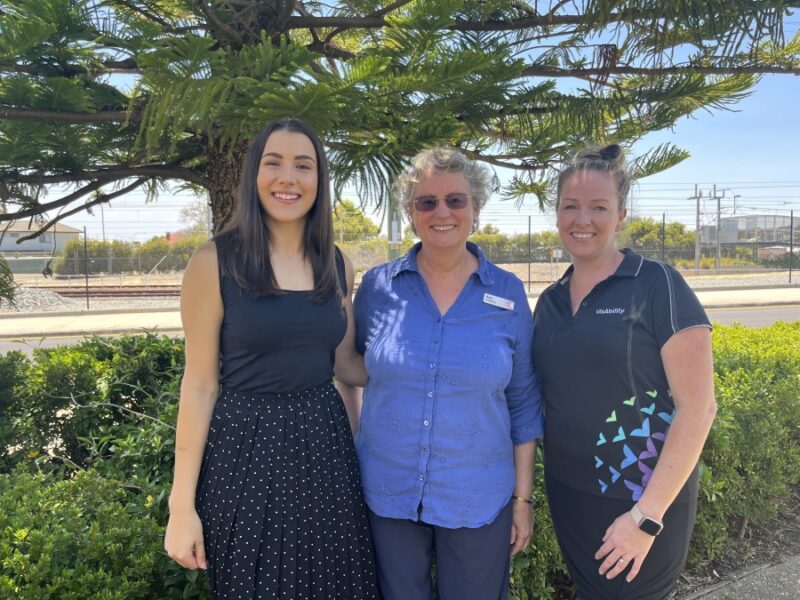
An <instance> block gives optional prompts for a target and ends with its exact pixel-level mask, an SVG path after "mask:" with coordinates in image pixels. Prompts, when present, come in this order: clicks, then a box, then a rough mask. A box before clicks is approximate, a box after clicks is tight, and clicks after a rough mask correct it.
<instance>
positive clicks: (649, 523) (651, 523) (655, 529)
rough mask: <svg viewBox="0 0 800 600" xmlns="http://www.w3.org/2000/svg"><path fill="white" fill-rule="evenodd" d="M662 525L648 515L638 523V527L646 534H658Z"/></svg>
mask: <svg viewBox="0 0 800 600" xmlns="http://www.w3.org/2000/svg"><path fill="white" fill-rule="evenodd" d="M663 527H664V526H663V525H662V524H661V523H659V522H658V521H655V520H653V519H651V518H650V517H645V518H644V519H642V521H641V522H640V523H639V529H641V530H642V531H644V532H645V533H648V534H650V535H654V536H655V535H658V534H659V533H661V530H662V529H663Z"/></svg>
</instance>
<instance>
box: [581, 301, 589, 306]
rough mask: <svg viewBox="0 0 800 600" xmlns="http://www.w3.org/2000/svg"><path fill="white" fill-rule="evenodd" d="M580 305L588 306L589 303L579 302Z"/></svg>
mask: <svg viewBox="0 0 800 600" xmlns="http://www.w3.org/2000/svg"><path fill="white" fill-rule="evenodd" d="M581 305H583V306H589V303H588V302H586V301H584V302H581Z"/></svg>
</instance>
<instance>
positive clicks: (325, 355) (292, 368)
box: [216, 240, 347, 394]
mask: <svg viewBox="0 0 800 600" xmlns="http://www.w3.org/2000/svg"><path fill="white" fill-rule="evenodd" d="M225 246H226V245H225V244H223V243H220V241H219V240H216V247H217V257H218V261H219V264H220V265H222V260H221V257H222V253H223V252H225ZM336 268H337V271H338V273H339V280H340V282H341V286H342V290H344V293H345V294H346V293H347V283H346V278H345V270H344V259H343V258H342V255H341V253H340V251H339V249H338V248H337V249H336ZM220 291H221V293H222V303H223V307H224V315H223V319H222V327H221V328H220V383H221V384H222V385H223V386H224V387H226V388H229V389H234V390H238V391H241V392H253V393H259V394H266V393H274V392H291V391H298V390H303V389H306V388H310V387H314V386H318V385H321V384H323V383H326V382H328V381H330V380H331V379H333V363H334V356H335V352H336V347H337V346H338V345H339V342H340V341H341V340H342V338H343V337H344V333H345V330H346V328H347V315H346V313H345V311H344V307H343V306H342V305H341V304H339V303H338V302H337V301H336V299H335V298H330V299H328V300H326V301H325V302H312V301H311V292H310V291H287V292H285V293H283V294H281V295H278V296H261V297H258V298H253V297H250V296H247V295H245V293H244V291H243V290H242V288H240V287H239V285H238V284H237V283H236V281H235V280H234V279H233V278H231V277H229V276H227V275H224V274H223V273H222V270H221V269H220Z"/></svg>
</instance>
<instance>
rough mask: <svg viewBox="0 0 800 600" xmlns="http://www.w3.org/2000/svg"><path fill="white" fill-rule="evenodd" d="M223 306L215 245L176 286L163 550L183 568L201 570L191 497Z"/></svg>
mask: <svg viewBox="0 0 800 600" xmlns="http://www.w3.org/2000/svg"><path fill="white" fill-rule="evenodd" d="M222 315H223V305H222V296H221V293H220V287H219V274H218V266H217V251H216V247H215V245H214V242H213V241H212V242H209V243H207V244H206V245H204V246H203V247H202V248H200V249H199V250H198V251H197V252H196V253H195V254H194V256H193V257H192V259H191V261H189V265H188V266H187V268H186V273H185V274H184V276H183V283H182V285H181V322H182V323H183V332H184V337H185V344H186V350H185V352H186V368H185V371H184V374H183V380H182V381H181V395H180V404H179V407H178V424H177V430H176V435H175V471H174V476H173V482H172V492H171V494H170V499H169V508H170V517H169V523H168V524H167V533H166V536H165V538H164V548H165V549H166V551H167V554H168V555H169V556H170V558H172V559H174V560H175V561H176V562H178V563H179V564H180V565H182V566H184V567H186V568H188V569H197V568H201V569H205V568H206V566H207V564H206V558H205V549H204V546H203V530H202V525H201V523H200V518H199V517H198V515H197V511H196V510H195V502H194V498H195V492H196V489H197V478H198V476H199V474H200V465H201V462H202V459H203V450H204V448H205V443H206V438H207V437H208V429H209V425H210V423H211V415H212V413H213V410H214V405H215V404H216V401H217V394H218V392H219V329H220V325H221V324H222Z"/></svg>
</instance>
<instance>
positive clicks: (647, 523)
mask: <svg viewBox="0 0 800 600" xmlns="http://www.w3.org/2000/svg"><path fill="white" fill-rule="evenodd" d="M630 515H631V518H633V521H634V522H635V523H636V526H637V527H638V528H639V529H641V530H642V531H644V532H645V533H647V534H648V535H652V536H657V535H658V534H659V533H661V530H662V529H664V523H663V522H662V521H659V520H658V519H654V518H653V517H648V516H647V515H645V514H642V511H641V510H639V506H638V505H636V504H634V505H633V506H632V507H631V510H630Z"/></svg>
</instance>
